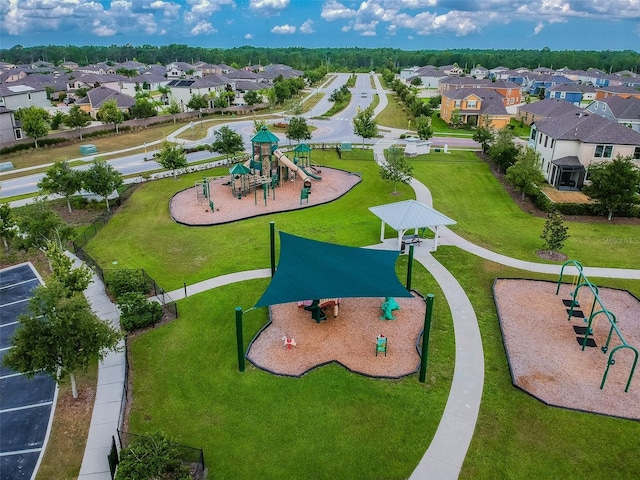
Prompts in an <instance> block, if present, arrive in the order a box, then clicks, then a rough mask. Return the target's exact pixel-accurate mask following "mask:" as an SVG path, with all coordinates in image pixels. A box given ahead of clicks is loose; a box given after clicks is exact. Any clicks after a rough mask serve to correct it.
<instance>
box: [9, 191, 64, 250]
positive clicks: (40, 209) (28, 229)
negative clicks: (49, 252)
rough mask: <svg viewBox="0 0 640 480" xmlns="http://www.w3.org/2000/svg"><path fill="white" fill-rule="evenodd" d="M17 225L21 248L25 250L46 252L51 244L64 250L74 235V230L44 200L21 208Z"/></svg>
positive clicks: (39, 199) (17, 217)
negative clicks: (34, 249) (36, 249)
mask: <svg viewBox="0 0 640 480" xmlns="http://www.w3.org/2000/svg"><path fill="white" fill-rule="evenodd" d="M16 223H17V225H18V230H19V234H18V240H19V246H20V248H23V249H29V248H38V249H40V250H45V249H46V247H47V244H48V243H50V242H55V243H56V244H58V246H60V248H63V246H64V244H65V243H66V242H67V241H69V240H70V239H71V238H72V236H73V234H74V229H73V228H72V227H70V226H69V225H67V224H66V223H65V222H64V220H62V217H60V215H58V213H57V212H55V211H54V210H53V209H52V208H51V205H50V204H49V202H48V201H46V200H45V199H44V198H38V199H36V200H35V201H34V202H32V203H29V204H27V205H25V206H24V207H23V208H21V209H20V212H19V215H16Z"/></svg>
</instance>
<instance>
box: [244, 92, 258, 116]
mask: <svg viewBox="0 0 640 480" xmlns="http://www.w3.org/2000/svg"><path fill="white" fill-rule="evenodd" d="M244 101H245V103H246V104H247V105H249V106H250V107H251V111H252V112H253V106H254V105H257V104H258V103H260V102H262V95H260V94H259V93H258V92H257V91H256V90H249V91H248V92H246V93H245V94H244Z"/></svg>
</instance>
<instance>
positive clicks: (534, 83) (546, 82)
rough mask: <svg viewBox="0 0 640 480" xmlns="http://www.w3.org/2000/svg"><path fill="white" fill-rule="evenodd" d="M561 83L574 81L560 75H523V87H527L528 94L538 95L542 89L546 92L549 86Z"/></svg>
mask: <svg viewBox="0 0 640 480" xmlns="http://www.w3.org/2000/svg"><path fill="white" fill-rule="evenodd" d="M562 83H574V82H572V81H571V80H569V79H568V78H567V77H563V76H562V75H541V74H536V73H531V74H529V75H527V76H526V77H525V80H524V83H523V87H525V88H526V89H527V91H528V92H529V95H538V94H539V93H540V91H541V90H542V89H544V90H545V92H546V90H548V89H549V88H551V87H553V86H555V85H559V84H562Z"/></svg>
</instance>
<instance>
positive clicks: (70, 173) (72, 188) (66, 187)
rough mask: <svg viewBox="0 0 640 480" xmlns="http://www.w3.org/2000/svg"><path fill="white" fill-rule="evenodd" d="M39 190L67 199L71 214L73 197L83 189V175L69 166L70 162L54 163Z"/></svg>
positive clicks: (39, 185)
mask: <svg viewBox="0 0 640 480" xmlns="http://www.w3.org/2000/svg"><path fill="white" fill-rule="evenodd" d="M38 188H39V189H40V190H42V191H43V192H45V193H48V194H56V195H61V196H63V197H64V198H66V199H67V208H68V209H69V212H71V201H70V198H71V196H73V195H75V194H76V192H78V190H80V189H81V188H82V173H81V172H80V171H79V170H74V169H72V168H71V167H70V166H69V162H66V161H58V162H56V163H54V164H53V165H52V166H51V167H50V168H49V169H48V170H47V173H46V174H45V176H44V177H42V180H40V182H39V183H38Z"/></svg>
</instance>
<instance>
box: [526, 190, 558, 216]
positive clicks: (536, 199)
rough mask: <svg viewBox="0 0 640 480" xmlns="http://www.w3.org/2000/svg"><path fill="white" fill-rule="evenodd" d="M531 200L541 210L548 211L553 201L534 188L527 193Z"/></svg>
mask: <svg viewBox="0 0 640 480" xmlns="http://www.w3.org/2000/svg"><path fill="white" fill-rule="evenodd" d="M529 198H530V199H531V202H532V203H533V204H534V205H535V206H536V207H537V208H539V209H540V210H542V211H543V212H549V211H550V210H551V209H552V206H553V203H552V202H551V200H549V198H548V197H547V196H546V195H545V194H544V193H542V191H541V190H539V189H536V190H534V191H533V192H531V193H530V194H529Z"/></svg>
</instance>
